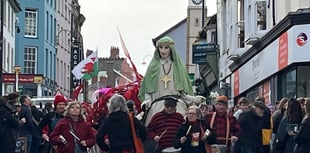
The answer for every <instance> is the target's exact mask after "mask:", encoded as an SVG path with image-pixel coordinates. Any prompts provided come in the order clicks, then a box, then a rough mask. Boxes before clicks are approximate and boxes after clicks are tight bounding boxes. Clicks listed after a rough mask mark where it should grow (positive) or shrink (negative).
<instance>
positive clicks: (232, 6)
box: [217, 0, 310, 104]
mask: <svg viewBox="0 0 310 153" xmlns="http://www.w3.org/2000/svg"><path fill="white" fill-rule="evenodd" d="M217 5H218V6H217V7H218V10H217V23H218V24H217V29H218V44H219V47H220V59H219V76H220V80H221V84H227V83H228V84H230V85H231V97H232V98H233V99H234V100H235V101H236V100H237V99H238V98H240V97H241V96H247V97H249V98H255V97H256V96H264V97H265V100H266V104H268V103H274V102H275V101H276V100H279V99H281V98H282V97H289V98H290V97H306V96H310V88H309V87H310V73H309V72H310V71H309V68H310V66H309V63H310V54H309V50H310V43H309V42H308V41H309V40H308V39H309V36H310V20H309V18H310V9H309V7H310V1H305V0H295V1H288V0H229V1H228V0H218V2H217Z"/></svg>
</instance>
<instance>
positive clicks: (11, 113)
mask: <svg viewBox="0 0 310 153" xmlns="http://www.w3.org/2000/svg"><path fill="white" fill-rule="evenodd" d="M0 102H1V103H0V115H1V122H2V123H1V124H4V126H3V125H1V128H0V135H1V137H2V138H3V139H0V149H1V150H4V151H5V152H7V153H15V151H16V150H15V149H16V145H15V143H16V140H17V138H18V137H25V138H26V140H27V145H26V150H27V151H26V152H27V153H43V152H46V153H50V152H56V153H67V152H68V153H70V152H72V153H87V152H91V151H90V148H92V147H94V146H96V145H95V144H97V146H98V147H99V148H100V149H97V152H98V153H106V152H109V153H135V152H138V150H136V147H135V142H134V140H133V135H132V131H131V128H132V127H131V126H130V120H129V118H130V117H129V115H128V114H129V113H133V114H136V115H137V114H138V113H137V112H136V109H135V105H134V103H133V102H132V101H131V100H128V101H127V100H126V99H125V98H124V97H123V96H122V95H119V94H115V95H113V96H112V97H111V98H110V99H109V102H108V108H109V115H107V116H106V117H105V119H104V120H103V122H102V123H101V125H100V126H99V129H97V130H95V129H94V128H93V127H92V125H89V124H87V123H86V122H85V116H83V114H84V113H83V108H82V105H81V103H80V102H76V101H71V102H68V101H67V100H66V98H65V97H64V96H62V95H57V96H55V100H54V111H51V112H48V113H46V114H43V113H40V112H41V111H40V110H38V109H36V107H32V103H31V101H30V98H29V97H28V96H26V95H18V94H17V93H12V94H9V95H8V96H5V97H1V98H0ZM177 103H178V100H177V99H176V98H174V97H166V98H165V99H164V108H163V109H162V110H161V111H160V112H157V113H155V114H154V115H153V117H152V118H151V120H150V122H149V124H147V125H145V124H144V123H143V122H142V121H141V118H138V117H137V118H134V122H133V123H134V128H135V129H134V130H135V131H136V133H135V134H136V135H137V136H138V137H139V138H140V140H141V141H142V142H144V145H143V146H142V149H143V152H146V153H152V152H154V153H162V152H165V153H170V152H176V153H189V152H195V153H196V152H197V153H211V152H212V151H216V150H218V151H222V152H226V153H286V152H287V153H289V152H295V153H306V152H309V148H308V147H307V145H308V144H309V142H310V141H309V140H310V137H309V134H310V119H309V114H310V99H309V98H300V99H294V98H291V99H289V98H282V99H281V100H280V102H279V104H278V105H277V106H276V109H275V110H273V111H271V110H270V109H269V108H268V107H267V106H266V105H265V103H264V99H262V98H257V99H255V100H250V99H248V98H246V97H242V98H240V99H239V101H238V103H237V105H239V107H238V109H235V110H234V111H229V108H228V98H227V97H226V96H223V95H222V96H218V97H216V99H215V103H214V105H211V106H208V105H207V104H205V103H203V104H200V105H199V106H197V105H195V104H193V105H192V106H189V107H188V109H187V112H186V115H185V116H183V115H182V114H180V113H178V112H177V111H176V109H177V107H176V106H177ZM36 111H38V112H36ZM43 142H45V143H43ZM45 144H47V145H45Z"/></svg>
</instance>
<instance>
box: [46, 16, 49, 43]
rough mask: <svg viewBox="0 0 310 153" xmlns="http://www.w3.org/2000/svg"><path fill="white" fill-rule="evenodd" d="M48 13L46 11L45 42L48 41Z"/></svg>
mask: <svg viewBox="0 0 310 153" xmlns="http://www.w3.org/2000/svg"><path fill="white" fill-rule="evenodd" d="M48 16H49V14H48V11H46V40H48V35H49V34H48V29H49V22H48Z"/></svg>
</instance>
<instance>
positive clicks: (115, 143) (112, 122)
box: [96, 111, 146, 153]
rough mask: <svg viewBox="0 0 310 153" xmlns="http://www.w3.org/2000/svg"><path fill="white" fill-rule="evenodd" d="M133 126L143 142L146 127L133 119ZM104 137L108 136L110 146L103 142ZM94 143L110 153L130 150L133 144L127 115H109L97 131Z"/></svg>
mask: <svg viewBox="0 0 310 153" xmlns="http://www.w3.org/2000/svg"><path fill="white" fill-rule="evenodd" d="M134 126H135V129H136V134H137V135H138V136H139V137H140V138H141V140H142V141H144V140H145V138H146V127H145V126H144V125H143V124H142V123H141V122H140V121H139V120H138V119H136V118H134ZM105 136H108V139H109V142H110V146H108V145H107V144H106V143H105V142H104V137H105ZM96 141H97V144H98V146H99V147H100V148H101V149H102V150H105V151H110V152H111V153H115V152H122V151H123V150H125V149H126V150H132V149H133V147H134V143H133V138H132V133H131V127H130V120H129V115H128V114H127V113H126V112H122V111H117V112H112V113H111V114H109V116H108V117H107V118H105V120H104V122H103V124H102V126H101V127H100V128H99V130H98V133H97V136H96Z"/></svg>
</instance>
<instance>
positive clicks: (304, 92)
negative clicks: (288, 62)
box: [296, 65, 310, 97]
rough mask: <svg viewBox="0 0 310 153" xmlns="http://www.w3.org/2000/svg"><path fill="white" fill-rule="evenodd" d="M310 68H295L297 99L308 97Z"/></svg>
mask: <svg viewBox="0 0 310 153" xmlns="http://www.w3.org/2000/svg"><path fill="white" fill-rule="evenodd" d="M309 68H310V66H308V65H305V66H298V67H297V81H296V82H297V97H309V96H310V72H309Z"/></svg>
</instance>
